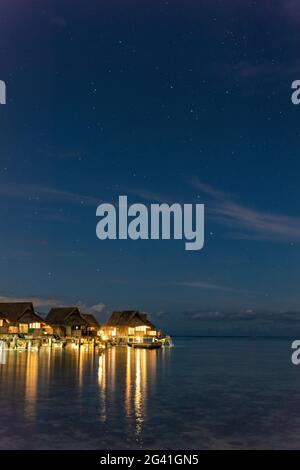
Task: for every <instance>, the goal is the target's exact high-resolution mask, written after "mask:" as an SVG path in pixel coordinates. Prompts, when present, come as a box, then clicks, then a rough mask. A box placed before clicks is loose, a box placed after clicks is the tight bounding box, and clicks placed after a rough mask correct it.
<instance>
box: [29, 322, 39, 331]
mask: <svg viewBox="0 0 300 470" xmlns="http://www.w3.org/2000/svg"><path fill="white" fill-rule="evenodd" d="M29 328H34V329H36V330H38V329H40V328H41V324H40V323H30V324H29Z"/></svg>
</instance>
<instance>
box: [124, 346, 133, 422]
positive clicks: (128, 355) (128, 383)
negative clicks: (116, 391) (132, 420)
mask: <svg viewBox="0 0 300 470" xmlns="http://www.w3.org/2000/svg"><path fill="white" fill-rule="evenodd" d="M131 353H132V349H131V348H130V347H127V348H126V387H125V411H126V415H127V417H128V418H129V417H130V416H131Z"/></svg>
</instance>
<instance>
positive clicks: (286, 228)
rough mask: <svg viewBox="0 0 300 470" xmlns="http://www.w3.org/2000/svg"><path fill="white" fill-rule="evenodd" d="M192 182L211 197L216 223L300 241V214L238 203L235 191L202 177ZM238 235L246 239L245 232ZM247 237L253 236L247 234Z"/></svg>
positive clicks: (209, 207)
mask: <svg viewBox="0 0 300 470" xmlns="http://www.w3.org/2000/svg"><path fill="white" fill-rule="evenodd" d="M191 183H192V186H193V187H194V188H195V189H197V190H198V191H200V192H202V193H203V194H205V195H207V196H209V197H210V201H209V202H208V203H207V205H206V207H207V212H208V214H209V216H210V217H212V218H213V219H214V220H215V221H216V222H219V223H223V224H225V225H227V226H230V227H233V228H236V229H239V230H246V231H247V232H248V231H250V232H251V233H250V234H251V236H252V238H257V239H269V240H270V239H273V240H283V241H286V240H289V241H295V240H300V218H299V217H293V216H288V215H284V214H274V213H268V212H265V211H259V210H257V209H252V208H249V207H247V206H246V205H243V204H241V203H240V202H238V201H237V198H236V197H235V196H233V195H232V194H229V193H225V192H222V191H219V190H217V189H215V188H213V187H211V186H208V185H206V184H203V183H202V182H201V181H200V180H199V179H198V178H193V179H192V180H191ZM232 236H233V234H232ZM237 237H238V238H243V237H242V236H241V234H237ZM245 238H247V239H249V237H247V236H245ZM250 238H251V237H250Z"/></svg>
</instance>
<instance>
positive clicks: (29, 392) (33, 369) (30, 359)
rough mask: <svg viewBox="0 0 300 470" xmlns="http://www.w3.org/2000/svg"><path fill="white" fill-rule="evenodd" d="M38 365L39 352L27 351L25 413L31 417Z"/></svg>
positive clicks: (33, 409) (32, 415) (33, 412)
mask: <svg viewBox="0 0 300 470" xmlns="http://www.w3.org/2000/svg"><path fill="white" fill-rule="evenodd" d="M38 366H39V353H38V352H33V351H28V352H27V362H26V386H25V399H26V401H25V414H26V415H27V416H28V417H31V418H32V417H34V416H35V411H36V410H35V409H36V394H37V384H38Z"/></svg>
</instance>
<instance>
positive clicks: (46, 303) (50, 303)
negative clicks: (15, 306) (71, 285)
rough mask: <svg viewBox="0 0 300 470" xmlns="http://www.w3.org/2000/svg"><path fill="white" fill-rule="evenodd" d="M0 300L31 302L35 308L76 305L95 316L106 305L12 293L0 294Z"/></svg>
mask: <svg viewBox="0 0 300 470" xmlns="http://www.w3.org/2000/svg"><path fill="white" fill-rule="evenodd" d="M0 302H32V303H33V305H34V307H35V308H37V309H38V308H40V307H48V308H51V307H69V306H72V305H74V306H76V307H78V308H80V310H81V312H82V313H93V314H95V316H97V315H99V314H101V313H103V312H104V310H105V308H106V305H105V304H104V303H100V302H99V303H97V304H92V305H89V304H87V303H84V302H81V301H75V302H71V303H67V302H64V301H62V300H59V299H55V298H52V297H40V296H34V295H33V296H27V297H17V296H12V295H3V294H2V295H0Z"/></svg>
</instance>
